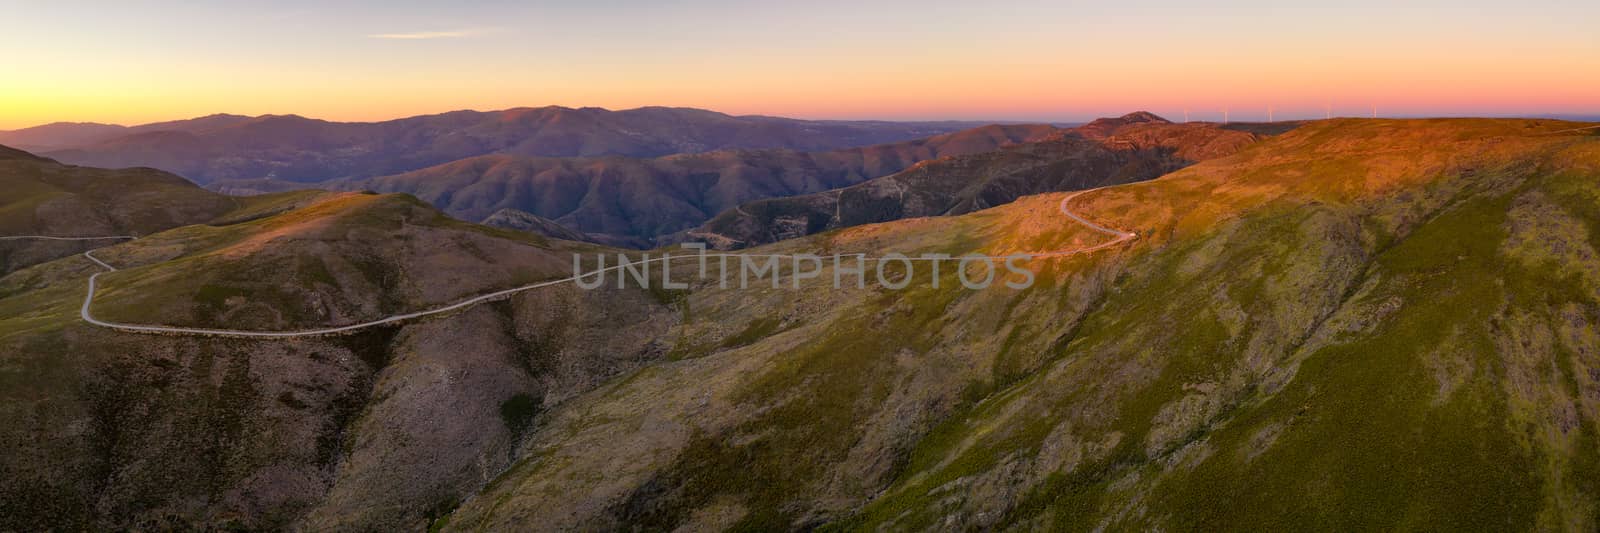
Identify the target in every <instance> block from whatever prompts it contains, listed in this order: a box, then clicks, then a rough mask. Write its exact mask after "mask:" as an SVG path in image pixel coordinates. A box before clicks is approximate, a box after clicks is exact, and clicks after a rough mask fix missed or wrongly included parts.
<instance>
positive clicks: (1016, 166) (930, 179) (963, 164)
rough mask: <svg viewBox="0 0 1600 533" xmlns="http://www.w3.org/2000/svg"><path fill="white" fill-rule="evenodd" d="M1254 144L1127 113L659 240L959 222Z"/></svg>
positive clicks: (729, 244) (786, 201)
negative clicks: (952, 218) (927, 220)
mask: <svg viewBox="0 0 1600 533" xmlns="http://www.w3.org/2000/svg"><path fill="white" fill-rule="evenodd" d="M1256 139H1257V137H1256V136H1255V135H1253V134H1250V133H1244V132H1240V131H1234V130H1229V129H1223V128H1220V127H1218V126H1216V125H1211V124H1172V123H1170V122H1168V121H1166V120H1165V119H1162V118H1161V117H1158V116H1155V115H1153V114H1150V113H1143V112H1141V113H1133V114H1129V115H1126V116H1123V117H1119V118H1114V119H1100V120H1096V121H1094V122H1091V123H1089V124H1086V125H1084V126H1081V127H1078V128H1074V129H1071V130H1066V131H1063V132H1061V133H1059V134H1057V135H1055V136H1054V137H1053V138H1050V139H1047V140H1042V141H1039V142H1032V143H1026V144H1019V145H1015V146H1008V147H1004V148H1002V149H999V150H994V151H989V152H983V153H976V154H970V155H958V156H953V157H945V158H940V159H937V160H933V161H927V162H924V163H921V164H918V165H916V166H913V167H912V168H910V169H908V170H906V171H903V172H899V173H896V174H893V175H889V176H884V177H881V178H876V179H872V180H868V181H866V182H864V183H861V184H857V185H852V186H850V187H845V188H841V189H834V190H830V191H826V192H820V193H814V194H807V195H800V196H791V197H784V198H771V199H763V200H756V201H754V202H749V203H746V204H742V205H740V206H738V207H737V208H735V209H729V210H727V211H723V212H722V213H721V214H719V215H717V216H716V217H715V218H712V219H711V220H708V221H706V223H705V224H703V225H701V226H700V227H698V228H695V229H692V230H688V231H686V232H684V233H682V234H680V235H675V236H673V237H672V238H671V239H666V240H667V241H680V240H682V241H696V242H707V243H710V244H711V245H712V246H714V247H717V248H722V249H732V248H743V247H747V246H754V245H758V244H765V243H770V242H776V241H780V240H784V239H792V238H795V237H800V236H804V235H810V234H813V233H817V232H821V231H827V230H831V229H837V228H843V227H849V226H857V225H861V224H870V223H874V222H887V221H891V220H899V219H902V218H911V217H923V216H939V215H959V214H962V213H970V212H973V211H977V210H980V209H986V208H989V207H993V206H996V205H1000V204H1004V203H1008V202H1011V201H1012V200H1015V199H1016V198H1018V197H1021V196H1025V195H1029V194H1039V193H1043V192H1052V191H1070V190H1081V189H1092V188H1095V187H1102V186H1106V185H1116V184H1119V183H1129V182H1134V181H1143V180H1147V179H1152V178H1155V177H1157V176H1160V175H1162V174H1166V173H1168V172H1172V171H1174V170H1177V169H1179V168H1183V167H1184V166H1188V165H1191V164H1194V163H1196V162H1199V161H1204V160H1207V159H1214V158H1218V157H1222V156H1226V155H1230V154H1232V153H1234V152H1236V151H1238V150H1239V149H1241V148H1243V147H1245V146H1247V145H1249V144H1250V143H1252V142H1254V141H1255V140H1256Z"/></svg>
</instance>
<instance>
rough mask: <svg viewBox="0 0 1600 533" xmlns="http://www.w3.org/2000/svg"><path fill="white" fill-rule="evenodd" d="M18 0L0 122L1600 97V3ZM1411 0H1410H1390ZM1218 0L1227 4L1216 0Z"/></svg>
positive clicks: (5, 23)
mask: <svg viewBox="0 0 1600 533" xmlns="http://www.w3.org/2000/svg"><path fill="white" fill-rule="evenodd" d="M1281 3H1282V2H1265V1H1262V2H1254V1H1249V2H1246V1H1233V2H1207V3H1199V2H1185V1H1179V0H1166V1H1139V0H1117V1H1098V2H1073V1H1048V2H1046V1H1033V0H1013V1H1011V2H1003V3H993V2H971V1H963V2H954V1H944V0H921V1H880V2H863V1H859V0H856V1H844V0H813V1H806V2H791V1H763V2H753V1H747V2H731V1H703V0H680V1H656V2H644V1H633V0H628V1H618V0H587V1H571V2H538V1H535V2H526V1H524V2H475V3H465V2H427V3H425V2H407V1H389V2H378V1H370V2H369V1H346V2H337V1H334V2H327V1H324V2H302V1H281V2H243V1H217V2H178V1H161V2H153V1H143V2H141V1H128V2H86V1H76V0H56V1H51V2H42V1H35V0H0V13H3V14H4V15H3V17H0V49H3V50H6V51H7V52H8V54H7V59H8V61H9V63H10V64H9V65H8V66H7V68H6V69H4V73H3V74H0V77H3V79H0V129H13V128H18V127H25V126H31V125H37V124H42V123H46V122H53V121H96V122H113V123H123V124H131V123H142V122H151V121H158V120H169V119H178V118H188V117H193V116H199V115H206V114H211V113H221V112H226V113H238V114H249V115H255V114H266V113H295V114H300V115H305V116H311V117H316V118H325V119H332V120H378V119H388V118H397V117H401V116H407V115H416V114H424V113H436V112H442V111H448V110H454V109H481V110H488V109H503V108H508V107H517V106H542V105H565V106H573V107H579V106H599V107H608V108H613V109H617V108H629V107H638V106H644V105H671V106H692V107H702V108H708V109H714V110H718V111H723V112H728V113H734V114H769V115H784V116H796V117H805V118H881V119H977V120H982V119H992V120H1054V121H1071V120H1080V119H1084V118H1088V117H1093V116H1101V115H1109V114H1120V113H1123V112H1127V111H1131V110H1136V109H1147V110H1151V111H1155V112H1157V113H1160V114H1163V115H1167V116H1169V117H1181V116H1182V115H1183V110H1184V109H1185V108H1188V109H1191V110H1192V111H1191V113H1192V116H1193V117H1194V118H1196V119H1201V118H1207V119H1209V118H1215V117H1216V116H1218V113H1217V111H1218V110H1220V109H1222V108H1223V107H1228V108H1229V109H1231V110H1232V115H1233V116H1232V118H1233V119H1235V120H1252V119H1260V118H1265V116H1266V109H1267V106H1269V105H1271V106H1274V107H1275V108H1276V109H1277V110H1278V114H1277V118H1280V119H1282V118H1300V117H1321V116H1322V114H1323V112H1324V106H1326V105H1330V104H1331V105H1332V107H1333V110H1334V113H1335V114H1343V115H1366V114H1368V113H1370V106H1371V105H1374V104H1375V105H1377V106H1378V111H1379V113H1380V114H1382V115H1386V116H1402V115H1404V116H1412V115H1509V114H1545V113H1574V114H1600V34H1597V33H1596V32H1597V28H1600V2H1596V1H1594V0H1584V1H1576V0H1575V1H1556V0H1528V1H1521V2H1503V1H1502V2H1482V1H1472V0H1454V1H1448V2H1445V1H1439V2H1433V1H1426V2H1422V1H1419V2H1396V1H1395V0H1384V1H1368V0H1356V1H1350V0H1345V1H1326V2H1320V3H1321V4H1323V5H1325V6H1327V7H1284V6H1282V5H1278V4H1281ZM1401 3H1403V4H1405V5H1404V7H1394V4H1401ZM1200 4H1217V5H1206V6H1201V5H1200Z"/></svg>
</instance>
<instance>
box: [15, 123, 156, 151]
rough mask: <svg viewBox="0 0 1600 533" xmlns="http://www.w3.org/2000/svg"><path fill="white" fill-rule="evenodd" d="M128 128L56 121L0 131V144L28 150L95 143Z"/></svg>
mask: <svg viewBox="0 0 1600 533" xmlns="http://www.w3.org/2000/svg"><path fill="white" fill-rule="evenodd" d="M125 130H127V128H125V127H123V126H117V125H113V124H97V123H93V122H55V123H51V124H45V125H42V126H34V127H31V128H23V129H20V130H12V131H0V144H6V145H11V146H16V147H20V148H24V149H28V150H51V149H57V148H64V147H70V146H82V145H85V144H95V143H98V142H101V141H104V140H106V139H110V138H112V137H115V136H117V135H118V134H120V133H122V132H124V131H125Z"/></svg>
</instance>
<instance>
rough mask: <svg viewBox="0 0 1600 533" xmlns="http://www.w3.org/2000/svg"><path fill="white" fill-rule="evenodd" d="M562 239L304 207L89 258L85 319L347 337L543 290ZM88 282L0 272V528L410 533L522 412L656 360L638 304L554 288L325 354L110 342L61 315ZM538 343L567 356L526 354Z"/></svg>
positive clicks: (262, 346)
mask: <svg viewBox="0 0 1600 533" xmlns="http://www.w3.org/2000/svg"><path fill="white" fill-rule="evenodd" d="M568 244H570V243H568ZM568 244H563V243H559V242H549V241H545V240H544V239H542V238H538V237H533V236H528V235H522V234H517V233H512V232H507V231H503V230H497V229H493V228H487V227H483V226H476V225H472V224H467V223H464V222H460V221H456V220H453V219H449V218H448V217H445V216H443V215H442V214H440V213H439V212H438V211H436V210H433V209H431V208H429V207H427V206H426V205H424V204H422V203H420V202H418V201H417V200H416V199H415V198H410V197H404V196H400V195H368V194H356V193H346V194H340V195H333V196H322V197H319V198H316V199H315V200H314V201H311V202H309V203H307V204H305V205H303V206H301V207H299V208H297V209H293V210H290V211H287V212H281V213H278V214H272V215H267V216H261V217H256V216H252V217H245V218H243V219H241V220H238V221H233V222H227V221H224V222H217V223H215V224H211V225H194V226H185V227H182V228H177V229H174V230H170V231H165V232H160V233H156V234H153V235H149V236H146V237H143V238H140V239H138V240H136V241H132V242H128V243H124V244H118V245H114V246H108V247H106V248H103V249H99V250H96V256H97V258H98V259H101V260H103V261H106V262H107V263H109V264H113V265H116V266H117V267H118V268H119V269H120V270H118V271H117V272H111V273H109V274H106V275H104V276H102V277H101V278H100V279H99V291H98V293H97V295H96V298H95V302H94V307H93V309H92V311H93V312H94V314H95V316H96V317H97V318H100V319H104V320H112V321H119V322H129V323H160V324H164V325H172V326H200V327H232V328H251V329H258V330H260V329H273V328H279V329H284V328H288V329H293V328H297V327H305V326H310V325H329V324H339V323H349V322H354V321H361V320H367V319H371V318H374V317H378V316H381V315H385V314H390V313H395V312H401V311H409V310H414V309H416V308H421V307H427V306H434V305H439V304H441V303H443V302H449V301H453V300H457V299H460V298H461V297H463V296H464V295H476V294H478V293H481V292H483V291H484V290H486V289H487V288H503V287H505V286H513V285H517V284H523V283H527V282H529V281H536V280H540V279H546V278H549V277H559V276H564V275H566V272H567V271H568V269H569V268H570V264H569V263H568V261H570V259H569V254H570V253H571V252H574V251H579V250H587V248H581V247H579V248H573V247H568ZM95 271H98V269H97V267H95V266H94V265H93V264H92V263H90V262H89V260H88V259H86V258H84V257H83V256H82V255H79V256H74V257H70V258H65V259H61V260H58V261H55V262H51V263H48V264H44V265H39V266H36V267H33V268H29V269H25V270H22V271H20V272H17V273H14V274H11V275H9V276H5V277H3V278H0V354H4V355H0V382H3V383H4V384H5V386H3V387H0V397H3V399H4V401H0V405H3V406H4V407H0V421H3V422H4V424H3V425H4V426H5V428H4V429H0V442H3V443H4V447H5V449H6V450H8V453H6V454H5V456H4V457H3V458H0V472H4V474H5V475H4V476H0V529H6V530H12V529H20V530H28V529H39V528H45V527H46V525H47V524H48V525H49V526H50V527H67V526H71V527H73V528H83V529H124V528H136V529H169V528H177V529H188V528H191V527H201V526H206V525H209V526H213V527H223V528H241V527H242V528H251V529H255V528H269V529H278V528H283V527H287V526H288V525H290V524H293V523H301V522H302V521H306V522H305V523H309V524H311V525H312V526H314V527H313V529H345V528H346V526H344V525H343V524H361V525H363V527H375V524H388V525H389V526H398V525H401V524H410V523H414V522H415V521H416V520H422V519H423V516H424V515H425V514H426V513H428V512H437V511H429V509H430V508H433V507H437V506H439V505H443V504H444V502H448V501H451V500H454V499H459V498H461V497H464V496H465V495H466V494H467V491H469V490H470V489H471V488H472V487H475V486H477V484H478V483H479V482H480V480H481V479H482V477H483V476H488V475H492V474H493V473H494V472H496V471H498V470H499V469H500V468H503V466H504V465H505V464H506V463H507V461H509V460H510V459H511V457H512V451H513V445H514V444H515V442H516V439H517V438H518V437H519V436H520V435H521V434H523V433H526V432H527V431H528V429H529V425H528V424H529V422H530V421H531V420H532V417H533V416H535V415H536V414H537V413H538V412H539V410H540V409H543V408H545V407H546V406H551V405H556V404H559V403H560V401H561V400H562V399H563V398H565V397H569V396H572V395H575V394H578V393H580V392H582V391H585V390H588V389H589V388H592V387H594V386H595V385H597V384H599V383H601V382H602V381H603V380H604V379H605V378H607V377H610V376H614V375H616V374H617V373H619V372H623V371H627V370H629V369H631V368H635V367H637V366H638V365H639V364H641V363H643V362H646V361H649V360H651V359H652V358H657V357H659V353H661V352H660V349H659V348H657V347H656V345H655V344H654V343H655V342H656V341H654V340H653V339H652V335H656V334H660V333H662V332H663V331H664V328H665V327H666V325H667V324H669V323H670V321H671V317H672V315H671V314H670V313H669V312H668V308H667V307H665V306H664V305H663V304H662V303H660V302H659V301H658V299H657V298H656V297H654V296H652V295H650V294H649V293H647V292H645V291H639V290H633V291H611V292H608V291H595V292H588V293H584V292H581V291H577V290H575V289H567V290H558V291H547V292H543V293H539V294H537V295H530V296H529V297H528V298H526V299H519V300H516V301H502V302H498V303H493V304H490V305H484V306H479V307H476V308H473V309H468V310H464V311H462V312H459V313H456V314H453V315H452V316H451V317H450V318H448V319H444V320H441V321H437V322H424V323H419V324H414V325H411V324H408V325H402V326H394V327H387V328H377V329H374V330H371V331H368V332H365V333H361V334H357V335H350V336H343V337H322V338H306V339H294V340H286V341H240V340H237V339H222V338H206V337H182V336H161V335H129V334H125V333H118V332H116V331H112V330H107V329H100V328H95V327H91V326H89V325H87V324H85V323H84V322H81V321H79V320H77V318H76V317H77V306H78V303H77V302H80V301H81V300H82V297H83V291H84V281H85V276H86V275H87V274H89V273H91V272H95ZM580 299H582V301H583V302H584V305H582V306H580V305H577V304H576V303H575V302H576V301H578V300H580ZM591 306H600V307H598V308H592V307H591ZM602 326H604V327H606V328H610V327H627V326H631V327H632V328H633V330H632V332H616V331H608V330H606V331H603V330H601V329H599V328H601V327H602ZM558 333H559V334H560V335H562V336H561V337H559V339H560V341H561V342H567V341H570V342H573V343H574V344H579V343H581V344H583V345H584V346H582V347H580V346H576V345H575V346H572V347H568V348H564V349H563V352H562V353H557V352H554V351H551V350H550V349H546V348H540V346H541V345H552V344H551V343H555V342H557V339H558V337H549V336H548V335H554V334H558ZM468 391H470V392H468ZM462 393H465V394H462Z"/></svg>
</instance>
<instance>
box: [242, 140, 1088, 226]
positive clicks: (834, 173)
mask: <svg viewBox="0 0 1600 533" xmlns="http://www.w3.org/2000/svg"><path fill="white" fill-rule="evenodd" d="M1060 131H1061V130H1060V129H1058V128H1056V127H1054V126H1047V125H1039V124H1034V125H1011V126H984V127H980V128H973V129H967V130H962V131H959V132H955V133H949V134H944V135H937V136H933V137H930V138H926V139H919V140H915V141H906V142H899V143H890V144H879V145H873V146H868V147H862V148H846V149H840V150H830V151H822V152H800V151H794V150H721V151H716V152H708V153H700V154H679V155H670V156H664V157H657V158H629V157H615V156H614V157H600V158H547V157H526V156H512V155H489V156H479V157H473V158H468V159H463V160H460V161H454V162H451V163H447V164H444V165H439V166H436V167H430V168H426V169H422V170H417V171H413V172H407V173H404V174H398V175H394V176H384V177H379V178H371V179H356V180H339V181H334V182H327V183H323V184H321V185H320V186H322V187H326V188H331V189H340V190H372V191H378V192H404V193H410V194H414V195H416V196H417V197H419V198H422V199H423V200H425V201H428V202H430V203H432V204H434V205H435V206H438V207H439V208H440V209H443V210H444V211H445V212H447V213H450V214H451V215H452V216H455V217H458V218H461V219H464V220H483V219H484V218H485V217H487V216H489V215H490V214H493V213H495V212H496V211H500V210H502V209H507V208H510V209H516V210H520V211H525V212H527V213H530V214H533V215H537V216H540V217H544V218H547V219H551V220H553V221H555V222H557V223H559V224H561V225H564V226H567V227H569V228H572V229H575V230H578V231H581V232H583V233H586V234H591V235H593V236H594V237H595V238H596V239H598V240H600V241H602V242H608V243H611V244H616V245H624V246H632V247H643V248H649V247H653V246H654V239H655V238H656V237H659V236H662V235H667V234H671V233H674V232H678V231H682V230H685V229H688V228H692V227H694V226H696V225H698V224H700V223H701V222H704V221H706V220H707V219H710V218H711V217H713V216H716V214H717V213H720V212H722V211H723V210H726V209H731V208H733V207H734V206H737V205H739V204H741V203H744V202H748V201H752V200H758V199H763V198H773V197H781V196H793V195H797V194H807V193H813V192H820V191H826V190H829V189H835V188H839V187H845V186H849V185H853V184H856V183H860V182H862V181H865V180H868V179H871V178H876V177H879V176H886V175H889V174H893V173H896V172H899V171H902V170H904V169H906V168H909V167H911V166H912V165H914V164H916V163H917V162H920V161H926V160H929V159H936V158H940V157H948V156H954V155H962V154H975V153H981V152H987V151H991V150H994V149H997V148H1000V147H1002V146H1007V145H1012V144H1017V143H1026V142H1032V141H1038V140H1042V139H1045V138H1048V137H1050V136H1052V135H1057V134H1059V133H1060ZM219 185H224V184H219ZM247 185H248V184H247ZM256 185H260V183H256ZM278 185H280V186H281V185H282V184H281V183H279V184H278ZM223 190H228V191H230V192H261V191H259V190H252V189H250V188H249V187H240V186H239V185H237V184H235V185H234V186H233V187H225V188H224V189H223Z"/></svg>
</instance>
